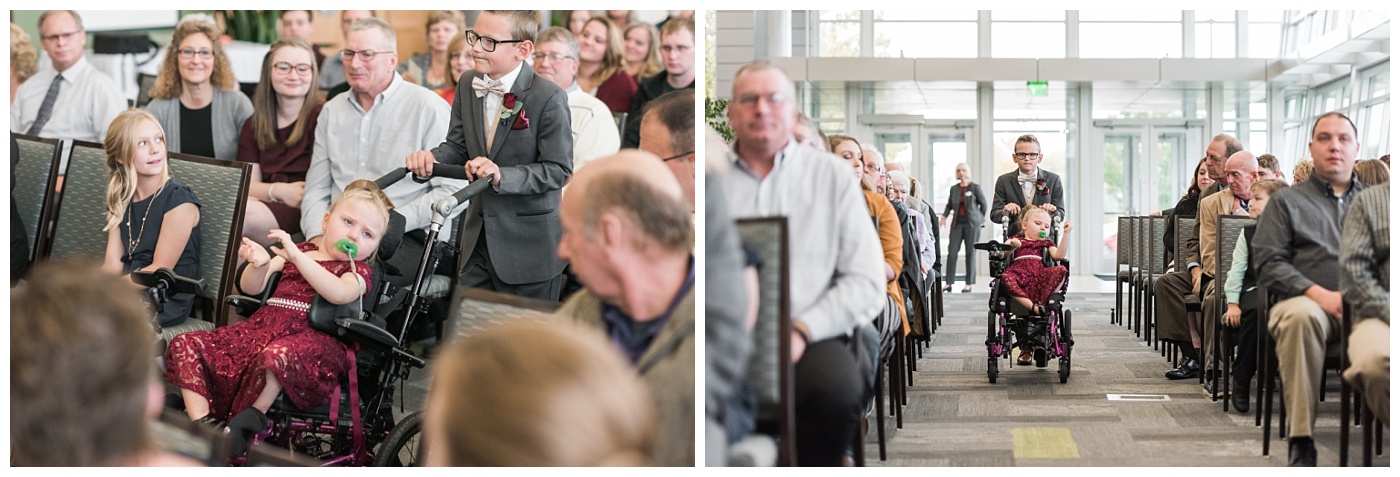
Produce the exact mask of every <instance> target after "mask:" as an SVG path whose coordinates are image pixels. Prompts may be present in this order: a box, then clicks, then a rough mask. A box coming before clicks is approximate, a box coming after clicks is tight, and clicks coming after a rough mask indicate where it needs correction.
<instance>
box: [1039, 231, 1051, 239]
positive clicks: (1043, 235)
mask: <svg viewBox="0 0 1400 477" xmlns="http://www.w3.org/2000/svg"><path fill="white" fill-rule="evenodd" d="M1037 235H1039V236H1040V238H1045V237H1047V236H1049V235H1050V234H1048V233H1046V232H1045V231H1044V230H1041V231H1040V233H1039V234H1037Z"/></svg>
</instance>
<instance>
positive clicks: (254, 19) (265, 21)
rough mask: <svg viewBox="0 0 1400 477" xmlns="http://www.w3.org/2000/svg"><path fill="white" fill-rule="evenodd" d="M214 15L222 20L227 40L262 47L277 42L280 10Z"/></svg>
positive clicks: (230, 11) (217, 13)
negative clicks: (261, 45) (258, 44)
mask: <svg viewBox="0 0 1400 477" xmlns="http://www.w3.org/2000/svg"><path fill="white" fill-rule="evenodd" d="M214 15H215V16H217V17H218V18H220V19H222V20H223V23H224V34H226V35H228V36H229V38H232V39H234V40H239V41H248V42H253V43H262V44H264V45H266V44H271V43H272V42H274V41H277V22H278V21H279V20H280V19H281V17H282V11H281V10H217V11H215V12H214Z"/></svg>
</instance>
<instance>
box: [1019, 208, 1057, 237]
mask: <svg viewBox="0 0 1400 477" xmlns="http://www.w3.org/2000/svg"><path fill="white" fill-rule="evenodd" d="M1036 212H1039V213H1042V214H1045V218H1046V219H1049V220H1051V221H1054V220H1055V218H1054V216H1051V215H1050V211H1047V210H1045V209H1042V208H1040V207H1035V206H1026V208H1024V209H1021V217H1020V218H1019V220H1020V222H1021V232H1022V233H1024V232H1025V230H1026V222H1028V221H1030V220H1031V216H1032V215H1035V214H1036Z"/></svg>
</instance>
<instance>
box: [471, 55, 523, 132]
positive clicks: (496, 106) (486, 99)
mask: <svg viewBox="0 0 1400 477" xmlns="http://www.w3.org/2000/svg"><path fill="white" fill-rule="evenodd" d="M524 67H525V62H523V61H522V62H520V64H518V65H515V69H513V70H510V73H506V75H505V76H502V77H501V79H499V80H497V81H500V82H501V84H502V85H504V86H505V89H506V92H507V93H509V92H511V89H513V88H515V79H516V78H518V77H520V68H524ZM484 76H485V78H484V79H485V80H486V81H491V76H490V75H484ZM505 99H506V98H505V96H503V95H500V94H496V93H495V92H494V91H487V92H486V96H482V97H481V104H482V106H483V107H484V108H485V112H484V113H483V116H482V117H483V118H485V119H486V124H483V125H482V126H483V127H484V128H485V129H484V130H485V131H486V134H487V138H486V142H487V144H491V141H492V140H494V139H495V138H493V137H491V136H494V135H495V134H496V128H497V127H498V126H500V125H501V120H500V117H501V115H500V113H501V103H502V102H504V101H505ZM492 113H495V114H492Z"/></svg>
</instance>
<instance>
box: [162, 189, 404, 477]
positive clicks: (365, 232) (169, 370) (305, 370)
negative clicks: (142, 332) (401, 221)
mask: <svg viewBox="0 0 1400 477" xmlns="http://www.w3.org/2000/svg"><path fill="white" fill-rule="evenodd" d="M393 206H394V205H393V204H392V203H390V202H389V198H388V197H387V196H385V195H384V192H383V191H381V190H379V186H377V185H375V184H374V183H373V182H370V181H367V180H360V181H355V182H353V183H351V184H350V185H349V186H348V187H346V188H345V193H343V194H341V195H340V197H339V198H337V199H336V201H335V204H334V205H332V206H331V209H330V211H329V212H327V213H326V215H325V217H324V218H322V223H323V224H324V227H325V233H324V234H321V235H318V236H316V237H314V238H312V239H310V240H307V241H305V242H302V243H295V242H293V241H292V238H291V236H290V235H288V234H287V232H285V231H282V230H273V231H272V232H271V233H269V234H268V235H270V236H272V238H273V240H274V241H276V242H277V243H280V244H282V248H280V249H273V252H274V253H276V254H277V256H276V257H273V256H270V255H268V252H267V250H265V249H264V248H263V247H262V246H261V245H257V244H255V243H253V241H252V240H249V239H247V238H244V239H243V245H242V246H241V247H239V249H238V258H240V259H242V260H243V261H245V262H248V268H247V269H245V270H244V272H243V275H242V277H241V282H240V283H239V284H238V287H239V289H241V290H243V291H246V292H248V294H249V295H253V296H257V295H258V294H260V293H262V291H263V289H265V288H267V286H268V280H269V277H270V276H271V275H272V274H273V273H277V272H282V279H281V280H280V281H278V282H277V288H276V289H274V290H273V291H272V295H271V298H269V299H268V301H267V304H266V305H264V306H263V307H262V308H259V309H258V311H256V312H254V313H253V315H252V316H249V317H248V319H247V320H243V321H240V322H238V323H235V324H233V325H229V326H225V327H221V328H217V329H215V330H213V331H192V332H189V333H184V334H181V335H179V336H176V337H175V339H174V340H172V341H171V342H170V348H169V349H168V350H166V352H165V378H166V380H168V381H169V382H170V384H173V385H175V386H176V387H179V388H180V394H181V397H183V398H184V402H185V413H186V414H188V415H189V417H190V420H192V421H195V422H198V423H203V424H212V425H215V426H220V424H219V423H222V422H228V427H227V428H225V429H224V431H225V432H228V433H232V434H233V444H232V449H231V450H232V454H233V455H240V454H242V453H243V451H244V450H245V449H246V447H245V446H246V445H247V439H248V437H249V436H251V435H252V434H256V433H259V432H262V431H264V430H266V429H267V427H268V420H267V410H268V409H269V408H271V407H272V403H273V401H274V400H276V399H277V395H278V394H281V393H282V390H283V389H285V390H286V391H287V392H286V395H287V399H289V400H291V402H292V403H293V404H295V405H296V406H297V407H298V408H300V409H315V408H317V407H318V406H321V405H323V404H325V403H326V402H327V401H329V400H330V399H332V398H335V397H336V390H337V389H339V387H340V380H339V378H340V377H341V376H342V375H344V374H345V373H346V372H347V371H349V370H350V359H353V358H352V357H350V356H347V355H346V346H345V345H344V344H343V343H341V342H340V341H339V340H337V339H335V337H332V336H331V335H328V334H325V333H322V332H320V331H317V330H315V329H313V328H312V327H311V322H310V321H309V318H308V317H307V310H308V309H309V308H310V307H311V303H313V302H314V300H315V299H316V297H317V296H319V297H321V298H323V299H325V300H326V302H329V303H331V304H335V305H345V304H351V303H355V302H356V301H357V300H360V299H361V297H363V296H366V295H368V294H369V291H370V290H371V289H372V288H371V286H372V285H373V283H371V282H370V274H371V271H370V265H369V263H368V260H369V259H370V258H373V257H374V253H375V251H376V250H377V249H378V247H379V240H380V239H381V238H382V237H383V236H384V232H385V229H386V228H387V227H388V224H389V210H390V209H392V208H393ZM346 244H348V247H342V245H346ZM347 248H348V249H349V251H347ZM230 418H232V419H231V420H230Z"/></svg>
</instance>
